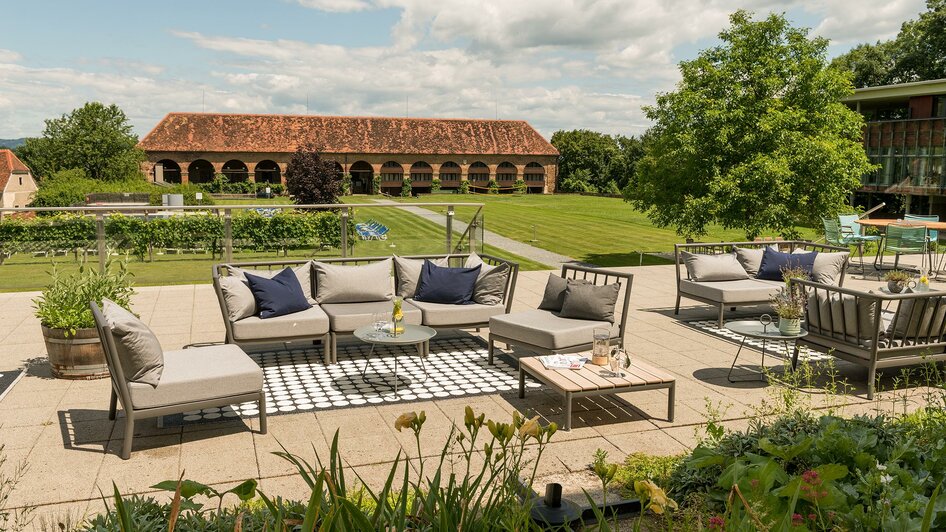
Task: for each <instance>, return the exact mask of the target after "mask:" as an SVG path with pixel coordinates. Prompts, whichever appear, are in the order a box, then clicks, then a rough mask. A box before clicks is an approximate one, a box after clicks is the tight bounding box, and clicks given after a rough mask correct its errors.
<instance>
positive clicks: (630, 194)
mask: <svg viewBox="0 0 946 532" xmlns="http://www.w3.org/2000/svg"><path fill="white" fill-rule="evenodd" d="M730 22H731V26H730V27H729V28H728V29H726V30H725V31H723V32H721V33H720V34H719V37H720V40H721V41H722V44H721V45H719V46H715V47H713V48H710V49H708V50H704V51H702V52H701V53H700V54H699V56H698V57H697V58H696V59H694V60H692V61H684V62H682V63H681V64H680V71H681V74H682V78H683V79H682V80H681V81H680V82H679V84H678V85H677V90H676V91H674V92H670V93H665V94H658V95H657V102H656V105H653V106H649V107H645V108H644V110H645V112H646V114H647V116H648V117H649V118H650V119H651V120H653V121H654V123H655V125H654V127H653V128H652V130H651V131H650V132H649V133H648V135H647V139H646V142H645V155H644V157H643V158H642V159H641V160H640V161H638V164H637V170H636V175H635V179H634V181H633V182H632V183H631V184H630V185H629V186H628V187H627V188H625V190H624V195H625V198H626V199H627V200H629V201H630V202H631V203H632V204H633V205H634V206H635V207H637V208H639V209H641V210H644V211H646V212H647V213H648V215H649V216H650V218H651V220H652V221H653V222H654V223H656V224H657V225H659V226H673V227H674V228H675V229H676V230H677V232H678V233H679V234H681V235H683V236H688V237H689V236H693V237H695V236H700V235H704V234H706V232H707V226H708V225H709V224H713V223H718V224H721V225H723V226H724V227H727V228H740V229H743V230H744V231H745V233H746V236H747V237H748V238H753V237H756V236H758V235H760V234H761V233H763V232H767V231H774V232H777V233H779V234H781V235H783V236H785V237H793V236H797V234H798V232H797V230H796V227H797V226H799V225H820V223H821V222H820V219H821V217H822V216H825V215H830V214H832V213H835V212H837V211H838V210H839V209H841V208H842V206H843V205H844V204H845V202H846V199H847V197H848V195H849V194H850V193H851V192H852V191H853V190H855V189H856V188H857V187H858V186H859V185H860V177H861V176H862V175H863V174H865V173H866V172H867V171H869V170H870V169H872V167H871V165H870V163H869V162H868V159H867V156H866V155H865V153H864V148H863V147H862V146H861V127H862V125H863V119H862V118H861V116H860V115H859V114H857V113H855V112H854V111H851V110H850V109H848V108H847V107H846V106H845V105H844V104H842V103H841V102H840V99H841V97H843V96H845V95H847V94H850V93H851V91H852V88H851V82H850V79H849V77H848V75H846V74H845V73H843V72H841V71H839V70H837V69H834V68H830V67H829V66H828V64H827V59H826V49H827V45H828V43H827V41H826V40H825V39H822V38H814V39H812V38H809V37H808V30H807V29H799V28H794V27H792V26H791V25H790V24H789V23H788V22H787V21H786V19H785V17H784V15H774V14H773V15H770V16H769V17H768V18H766V19H764V20H759V21H755V20H752V17H751V14H750V13H747V12H745V11H738V12H736V13H734V14H733V15H732V16H731V17H730Z"/></svg>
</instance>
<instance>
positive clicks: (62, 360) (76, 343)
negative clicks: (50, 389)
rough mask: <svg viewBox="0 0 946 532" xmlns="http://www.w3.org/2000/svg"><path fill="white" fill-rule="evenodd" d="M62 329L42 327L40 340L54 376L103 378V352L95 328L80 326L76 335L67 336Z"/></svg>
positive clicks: (64, 377) (106, 374)
mask: <svg viewBox="0 0 946 532" xmlns="http://www.w3.org/2000/svg"><path fill="white" fill-rule="evenodd" d="M66 333H67V331H66V330H65V329H50V328H48V327H46V326H43V340H45V341H46V353H47V354H49V365H50V367H52V371H53V376H54V377H56V378H57V379H73V380H76V379H79V380H91V379H103V378H105V377H108V365H107V364H106V363H105V351H103V350H102V342H101V341H100V340H99V334H98V331H96V330H95V329H94V328H91V329H79V330H77V331H76V334H75V336H66Z"/></svg>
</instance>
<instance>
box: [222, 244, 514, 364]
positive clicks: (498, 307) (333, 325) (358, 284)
mask: <svg viewBox="0 0 946 532" xmlns="http://www.w3.org/2000/svg"><path fill="white" fill-rule="evenodd" d="M427 259H429V260H431V261H434V262H435V263H436V264H438V265H441V266H447V265H449V266H452V267H459V266H464V265H467V266H469V265H470V264H479V263H482V264H483V266H482V268H483V269H482V272H481V274H480V279H481V280H482V279H483V278H484V277H483V275H484V273H486V271H487V270H490V271H497V270H496V269H501V270H502V271H504V272H506V277H505V280H504V281H503V285H502V286H501V287H499V290H498V292H497V291H494V297H493V298H491V299H489V304H483V303H472V304H464V305H452V304H442V303H430V302H423V301H417V300H416V299H414V298H413V295H414V290H415V289H416V283H417V275H419V273H420V268H421V266H422V264H423V261H424V260H427ZM355 266H357V267H358V268H351V267H355ZM287 267H289V268H292V269H293V271H294V272H295V273H296V276H297V277H298V279H299V280H300V284H301V285H302V286H303V289H304V290H305V291H307V298H308V300H309V303H310V304H311V305H312V306H311V308H308V309H306V310H303V311H300V312H296V313H292V314H287V315H284V316H278V317H272V318H266V319H263V318H260V317H259V316H258V315H257V313H256V312H255V308H253V306H252V300H250V301H249V302H247V301H246V297H245V295H243V296H242V297H236V296H235V294H236V293H243V292H242V291H243V288H241V285H245V283H244V282H243V279H244V277H243V274H244V272H249V273H251V274H256V275H262V276H267V277H269V276H272V275H274V274H276V273H278V272H280V271H282V270H284V269H285V268H287ZM518 272H519V265H518V264H517V263H515V262H510V261H507V260H504V259H500V258H498V257H494V256H491V255H476V254H456V255H422V256H410V257H348V258H332V259H323V260H318V261H315V260H304V261H303V260H296V261H273V262H246V263H233V264H217V265H214V267H213V285H214V290H215V291H216V294H217V299H218V301H219V304H220V310H221V312H222V313H223V318H224V323H225V327H226V343H228V344H237V345H240V346H251V345H259V344H280V343H282V344H289V343H311V342H315V341H318V342H321V343H322V345H323V346H325V352H324V359H325V362H326V363H327V364H331V363H335V362H337V357H336V346H337V343H338V338H339V337H340V336H345V335H350V334H351V333H352V332H353V331H354V330H355V329H357V328H358V327H361V326H364V325H369V324H370V323H371V320H372V316H373V315H374V314H376V313H386V314H388V315H390V313H391V311H392V300H393V299H394V298H395V297H401V298H403V300H404V303H403V312H404V322H405V323H407V324H420V325H426V326H428V327H432V328H434V329H476V330H479V329H480V328H483V327H488V326H489V320H490V318H491V317H492V316H496V315H499V314H505V313H507V312H509V309H510V307H511V305H512V299H513V292H514V290H515V285H516V278H517V276H518ZM320 280H321V281H320ZM478 282H479V281H478Z"/></svg>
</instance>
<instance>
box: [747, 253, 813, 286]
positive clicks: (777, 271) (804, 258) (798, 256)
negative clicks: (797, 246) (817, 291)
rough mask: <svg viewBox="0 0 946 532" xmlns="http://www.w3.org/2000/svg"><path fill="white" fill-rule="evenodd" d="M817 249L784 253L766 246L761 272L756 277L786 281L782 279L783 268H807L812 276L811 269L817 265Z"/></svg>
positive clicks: (806, 270) (760, 267)
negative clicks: (807, 251)
mask: <svg viewBox="0 0 946 532" xmlns="http://www.w3.org/2000/svg"><path fill="white" fill-rule="evenodd" d="M817 256H818V252H817V251H812V252H810V253H783V252H781V251H775V250H774V249H772V248H765V251H763V252H762V264H761V265H760V266H759V273H758V274H756V276H755V277H756V279H766V280H769V281H784V279H782V269H783V268H798V267H800V268H801V269H803V270H805V272H807V273H808V276H809V277H810V276H811V269H812V267H814V265H815V257H817Z"/></svg>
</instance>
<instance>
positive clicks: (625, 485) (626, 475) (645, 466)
mask: <svg viewBox="0 0 946 532" xmlns="http://www.w3.org/2000/svg"><path fill="white" fill-rule="evenodd" d="M684 456H685V455H681V454H678V455H672V456H652V455H649V454H645V453H631V454H629V455H627V458H625V459H624V462H623V463H622V464H620V465H619V466H618V470H617V474H616V475H615V476H614V482H615V483H617V484H618V485H620V486H621V487H622V490H623V491H624V493H625V494H626V495H627V496H631V495H632V494H633V493H634V482H635V481H638V480H652V481H654V483H655V484H657V485H658V486H660V487H661V488H663V489H665V490H669V489H670V484H669V480H670V475H671V474H672V473H673V472H674V470H676V468H677V466H678V465H679V464H680V463H681V462H682V461H683V459H684Z"/></svg>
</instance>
